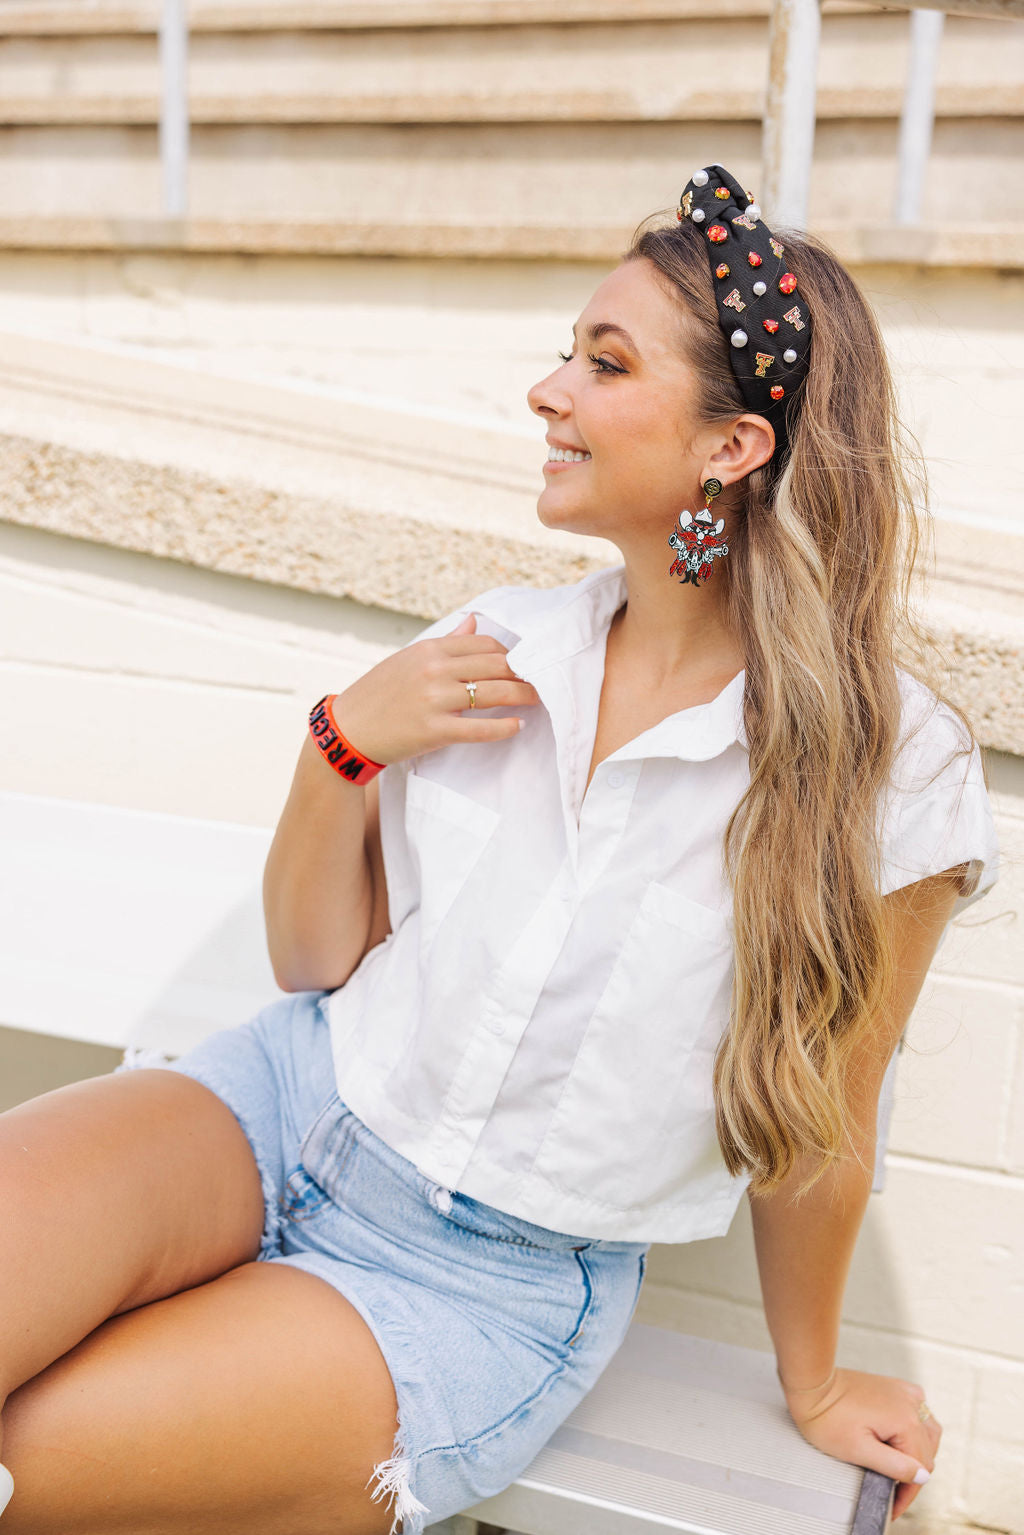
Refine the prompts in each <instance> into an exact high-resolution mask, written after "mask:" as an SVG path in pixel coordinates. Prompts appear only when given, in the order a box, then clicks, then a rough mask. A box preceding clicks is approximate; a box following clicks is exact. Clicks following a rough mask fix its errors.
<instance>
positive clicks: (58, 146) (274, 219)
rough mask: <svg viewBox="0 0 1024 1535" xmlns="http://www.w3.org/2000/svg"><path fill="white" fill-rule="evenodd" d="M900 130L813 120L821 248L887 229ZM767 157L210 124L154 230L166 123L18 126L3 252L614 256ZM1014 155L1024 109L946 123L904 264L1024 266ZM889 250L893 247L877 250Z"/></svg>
mask: <svg viewBox="0 0 1024 1535" xmlns="http://www.w3.org/2000/svg"><path fill="white" fill-rule="evenodd" d="M895 134H896V125H895V124H894V123H888V122H884V121H879V120H870V121H862V122H860V123H856V124H851V123H849V122H843V121H838V122H828V121H826V122H823V123H822V124H821V125H820V127H819V131H818V134H817V140H816V146H815V147H816V154H815V165H814V172H813V176H812V182H811V198H810V214H809V218H810V224H811V227H812V228H816V229H818V230H820V231H821V232H822V233H823V234H824V235H825V237H826V238H828V237H829V235H830V233H831V231H832V229H834V228H839V229H850V228H851V227H852V228H858V227H862V226H876V225H884V224H885V223H886V222H887V221H888V218H889V215H890V208H891V202H892V198H893V196H894V191H895V181H896V168H895V163H894V158H893V144H894V140H895ZM760 155H761V134H760V127H759V125H758V124H756V123H753V122H751V123H738V122H725V123H718V124H715V123H710V122H709V123H701V124H696V123H692V124H684V125H676V124H668V123H652V122H647V123H635V124H632V125H631V126H630V127H629V128H628V129H626V130H624V129H623V128H622V127H621V126H620V125H617V124H611V123H566V124H560V125H557V126H552V125H550V124H541V123H521V124H514V125H512V124H472V125H470V124H461V125H460V124H424V125H417V126H415V127H408V126H400V125H380V124H366V125H343V124H333V125H324V124H316V125H310V126H308V127H300V126H296V125H283V124H282V125H276V126H270V125H267V126H261V127H253V126H237V127H227V126H223V127H213V126H210V127H199V128H197V129H196V130H195V131H194V133H193V135H192V154H191V160H190V168H189V224H188V225H186V226H184V227H181V228H179V229H177V230H173V229H169V228H157V229H155V230H154V229H152V228H151V227H148V221H152V220H156V219H159V217H160V213H161V177H160V166H159V159H158V149H157V134H156V130H155V129H153V128H143V127H138V128H123V127H122V128H114V127H99V126H94V127H80V128H73V129H72V128H60V127H40V128H29V127H16V128H7V129H4V130H0V208H2V209H3V219H4V223H5V229H4V235H3V237H4V240H5V243H7V244H18V243H22V244H31V245H37V244H39V243H43V244H46V243H49V241H50V240H53V241H54V242H55V243H58V244H61V245H67V244H69V243H73V242H75V241H78V242H80V243H81V244H83V245H90V246H95V245H99V246H100V247H103V246H112V245H113V246H116V245H122V246H123V245H130V244H132V243H136V244H139V245H141V246H142V247H143V248H145V247H146V246H151V245H154V244H164V243H168V244H170V245H171V246H172V247H173V246H176V245H179V244H185V245H187V246H189V247H191V248H193V249H203V248H206V249H230V248H232V244H233V243H234V244H235V246H236V248H237V249H239V250H275V249H284V250H290V249H298V250H316V249H320V250H325V251H336V252H337V251H346V250H347V251H362V252H366V253H381V254H391V253H408V254H423V255H439V254H443V255H451V254H465V255H484V256H498V255H516V256H523V255H531V256H535V255H553V256H559V257H563V258H564V257H575V256H578V257H582V258H594V259H605V258H606V257H608V256H609V255H612V256H614V255H615V254H616V253H617V252H618V251H619V250H621V249H622V247H623V245H624V244H625V243H626V241H627V239H628V236H629V234H630V232H631V230H632V229H633V228H634V226H635V225H636V224H637V223H638V222H639V221H640V220H642V219H644V218H645V217H647V216H648V215H650V214H651V213H653V212H655V211H658V210H662V209H671V208H672V207H674V205H675V202H676V200H677V199H678V196H679V191H680V189H681V187H682V185H683V183H684V181H685V179H686V177H687V176H688V175H689V174H690V171H691V169H692V168H693V167H694V166H696V165H701V164H704V163H707V162H708V161H711V160H720V161H721V162H722V163H723V164H726V165H728V166H729V167H730V168H731V169H733V170H734V171H735V172H736V174H738V175H739V176H740V177H741V178H743V180H744V181H745V182H746V184H747V185H748V186H750V187H751V188H754V189H757V188H758V186H759V183H760ZM1022 158H1024V117H1021V118H1018V119H999V120H997V121H995V122H991V121H989V120H987V119H983V118H982V119H973V120H972V119H948V120H945V121H940V122H939V123H938V125H937V129H936V133H935V139H934V147H933V152H932V156H931V160H930V163H929V168H928V175H927V178H926V185H925V189H924V197H923V209H922V219H923V222H924V223H925V224H929V223H931V224H934V225H935V226H937V227H936V230H935V232H934V233H933V234H929V236H928V237H927V238H926V239H925V240H924V241H923V242H922V241H920V240H918V242H917V243H916V245H915V246H914V247H913V259H914V260H922V259H923V260H924V261H925V262H927V261H928V260H929V251H930V250H931V248H932V247H933V246H934V248H935V250H936V252H937V253H938V254H937V256H936V258H935V259H938V260H940V261H941V260H943V259H947V260H948V259H949V257H948V256H947V257H945V258H944V257H943V256H942V254H941V252H942V250H943V249H949V248H950V247H948V246H947V245H945V243H944V242H945V241H946V240H947V238H949V239H952V241H953V244H954V246H955V247H957V248H959V247H960V246H961V245H963V243H964V242H965V241H966V247H967V248H969V247H970V245H971V244H972V242H974V241H975V240H976V239H977V238H979V237H980V238H982V239H984V240H988V238H989V237H990V236H991V235H992V234H996V235H998V233H999V231H1000V230H1003V231H1005V232H1006V233H1007V235H1008V236H1009V235H1010V234H1011V233H1012V232H1013V231H1016V232H1017V238H1016V240H1013V239H1011V238H1005V239H1002V241H1001V242H1000V241H999V240H997V241H996V243H994V244H987V245H984V246H983V247H982V248H981V254H982V261H983V264H985V265H989V266H1002V265H1019V264H1020V263H1021V260H1022V257H1024V248H1022V247H1024V239H1022V238H1021V236H1022V235H1024V199H1020V198H1018V197H1015V196H1014V195H1013V193H1012V188H1013V187H1014V186H1015V184H1016V180H1017V179H1019V166H1020V163H1021V160H1022ZM979 164H984V165H986V167H987V168H988V173H989V175H990V176H991V178H992V184H993V186H994V187H999V186H1002V187H1006V188H1008V189H1011V190H1010V191H1009V192H1008V194H1007V195H1006V196H1005V197H999V196H993V197H991V198H989V199H987V200H986V202H985V203H984V204H982V205H979V206H978V207H977V209H976V211H977V214H978V215H980V216H982V218H983V219H984V222H983V223H982V224H981V225H980V228H979V226H977V225H975V224H973V222H972V220H971V219H970V218H968V219H966V220H965V223H964V225H959V224H954V225H953V226H952V227H949V226H950V220H949V189H950V187H954V186H957V185H961V184H963V182H964V179H965V177H973V175H974V168H975V167H976V166H977V165H979ZM974 211H975V210H974V209H973V208H972V213H973V212H974ZM769 217H770V213H769ZM40 221H42V222H40ZM46 221H57V222H54V223H53V225H52V227H48V226H47V223H46ZM60 221H68V222H67V223H65V224H64V225H63V227H62V224H61V222H60ZM943 226H946V228H943ZM1015 253H1016V254H1015ZM893 258H895V259H899V245H898V244H894V245H893V246H892V247H891V248H890V250H889V252H887V254H886V256H885V257H884V258H883V259H893ZM904 259H905V258H904Z"/></svg>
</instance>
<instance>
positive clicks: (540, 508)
mask: <svg viewBox="0 0 1024 1535" xmlns="http://www.w3.org/2000/svg"><path fill="white" fill-rule="evenodd" d="M537 517H538V520H539V521H540V522H542V523H543V524H544V526H545V527H546V528H561V529H562V530H563V531H564V532H566V533H589V534H593V535H595V536H597V537H598V538H601V537H606V536H607V535H606V534H602V533H600V532H599V531H598V529H597V528H595V527H594V525H593V519H592V518H590V517H588V516H587V512H586V508H585V507H579V508H573V507H572V506H571V505H567V504H566V502H565V501H563V502H562V503H561V504H559V503H558V501H557V498H556V497H554V496H549V495H548V492H547V489H546V488H545V490H543V491H542V492H541V494H540V496H539V497H538V499H537Z"/></svg>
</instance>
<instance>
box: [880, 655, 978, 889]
mask: <svg viewBox="0 0 1024 1535" xmlns="http://www.w3.org/2000/svg"><path fill="white" fill-rule="evenodd" d="M900 685H901V691H902V695H903V704H904V709H903V721H902V726H901V735H900V745H899V748H898V750H897V754H896V760H895V763H894V766H893V773H892V776H891V779H890V783H889V786H888V789H887V791H886V793H885V795H883V806H882V822H881V839H880V841H881V847H880V852H881V869H880V874H881V879H880V889H881V891H882V893H883V894H884V895H888V894H889V892H890V891H892V890H898V889H899V888H900V887H901V886H903V885H910V884H913V883H914V882H915V881H917V880H921V879H927V878H928V876H929V875H932V874H940V873H942V871H943V870H945V869H951V868H954V867H955V866H956V865H958V864H966V865H967V868H966V871H965V873H964V876H963V879H962V882H961V886H960V893H959V895H958V897H957V901H956V904H955V906H954V907H953V911H952V917H957V916H959V915H960V913H961V912H962V911H964V910H965V909H966V908H967V907H968V906H971V905H973V904H974V902H975V901H979V900H981V897H982V896H983V895H985V894H987V892H988V891H989V890H991V888H992V886H993V885H994V884H995V882H996V880H997V878H998V876H999V843H998V840H997V837H996V829H995V821H994V818H993V814H992V803H991V800H990V798H989V794H988V790H987V789H986V787H985V777H984V771H983V766H982V760H981V751H980V748H979V747H978V745H977V744H976V743H975V742H973V741H972V740H971V738H970V737H969V736H968V734H967V732H966V730H965V729H964V726H963V724H962V722H961V721H960V720H959V718H958V717H957V716H956V714H954V713H953V711H952V710H951V709H950V708H949V707H948V706H947V705H946V704H944V703H943V702H942V701H941V699H939V698H938V697H937V695H936V694H935V693H933V692H932V691H931V689H929V688H926V687H925V685H924V684H923V683H921V682H919V681H918V680H917V679H916V678H914V677H911V676H910V675H909V674H908V673H906V672H903V671H902V669H901V670H900ZM966 748H969V750H968V749H966Z"/></svg>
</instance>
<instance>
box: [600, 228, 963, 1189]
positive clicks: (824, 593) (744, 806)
mask: <svg viewBox="0 0 1024 1535" xmlns="http://www.w3.org/2000/svg"><path fill="white" fill-rule="evenodd" d="M655 217H659V216H657V215H656V216H655ZM780 233H781V235H782V238H783V239H784V241H785V246H786V260H787V265H788V266H789V267H790V269H791V270H792V271H793V272H794V273H795V274H796V277H797V279H798V282H799V288H800V292H801V293H802V294H803V297H804V300H805V301H806V304H807V307H808V308H809V309H810V311H811V314H812V315H813V318H814V336H813V341H812V347H811V356H810V367H809V370H808V374H807V378H806V380H805V382H804V385H803V387H802V389H801V390H800V391H799V392H798V393H796V394H795V395H794V396H793V398H792V400H791V401H790V404H789V408H788V414H787V428H788V431H789V443H790V448H789V452H788V454H786V455H785V457H784V458H783V459H782V461H781V462H779V463H776V462H774V460H769V463H768V465H766V466H764V467H762V468H760V469H757V470H755V471H754V473H752V474H751V475H749V476H748V478H747V479H746V481H745V482H744V483H743V484H742V485H741V486H737V487H730V489H731V490H735V493H736V494H737V497H738V499H737V503H736V505H735V507H734V514H735V516H736V518H737V527H738V529H739V536H738V537H737V538H736V539H735V541H734V540H733V539H730V556H729V566H730V569H729V581H728V595H727V597H726V604H727V617H728V619H729V622H730V624H731V626H732V627H733V629H734V632H736V633H738V634H740V635H741V636H742V637H743V644H744V650H745V655H746V677H745V690H744V705H743V707H744V726H745V729H746V733H747V739H748V742H749V764H750V782H749V786H748V788H747V789H746V791H745V793H744V795H743V798H742V799H741V800H740V803H739V804H738V805H737V806H736V808H735V810H734V811H733V813H732V815H731V816H730V819H729V822H728V825H727V827H726V832H725V846H724V854H725V865H726V870H727V877H728V879H729V882H730V885H731V888H732V894H733V928H734V944H735V975H734V982H733V990H732V1005H731V1019H730V1026H729V1029H728V1031H727V1033H726V1034H725V1035H724V1037H723V1039H722V1041H721V1044H720V1046H719V1049H718V1052H717V1055H716V1057H715V1064H714V1078H713V1080H714V1097H715V1121H716V1130H717V1135H718V1141H719V1145H720V1147H721V1150H722V1154H723V1156H724V1159H725V1163H726V1166H727V1167H728V1169H729V1171H730V1173H732V1174H734V1175H737V1174H740V1173H742V1172H743V1171H744V1170H748V1171H749V1172H750V1175H751V1177H750V1185H751V1193H758V1192H767V1191H768V1190H770V1189H771V1188H773V1187H775V1186H776V1185H777V1184H779V1183H780V1182H781V1181H782V1180H783V1179H784V1178H785V1177H786V1176H787V1174H788V1173H789V1172H790V1171H791V1170H793V1168H794V1167H795V1165H796V1163H797V1162H798V1160H800V1161H802V1162H803V1164H804V1166H805V1167H809V1168H810V1171H809V1173H808V1176H807V1177H806V1179H805V1180H804V1181H803V1182H802V1183H801V1186H800V1190H799V1192H800V1193H803V1192H804V1191H805V1190H807V1189H808V1188H810V1187H811V1186H813V1184H814V1183H816V1182H817V1180H818V1179H819V1178H820V1177H821V1176H822V1175H823V1174H824V1173H825V1172H826V1171H828V1170H829V1168H830V1167H832V1166H834V1165H835V1164H836V1162H837V1161H838V1160H839V1159H840V1158H841V1157H843V1156H845V1155H846V1154H847V1153H848V1149H849V1147H850V1146H851V1145H855V1144H856V1141H855V1136H854V1133H853V1131H854V1124H853V1118H852V1114H851V1109H850V1102H849V1097H848V1092H849V1089H848V1086H847V1084H848V1082H849V1080H850V1077H849V1067H850V1064H851V1060H852V1058H853V1057H854V1054H855V1052H857V1051H858V1050H859V1049H861V1048H863V1047H864V1046H865V1045H866V1044H867V1043H868V1042H869V1040H870V1036H871V1035H872V1033H875V1034H877V1017H878V1012H879V1009H880V1008H881V1007H882V1006H883V1005H884V1001H885V998H886V996H887V993H888V991H889V987H890V985H891V983H892V980H893V977H894V970H895V955H894V953H893V947H892V937H891V926H890V924H889V923H888V922H887V920H886V913H885V908H884V906H883V899H884V897H883V896H882V895H881V894H880V891H879V888H878V885H879V872H880V868H881V847H880V830H881V828H880V825H879V818H878V806H879V797H880V795H881V794H882V793H883V792H884V789H885V787H886V785H887V784H888V782H889V779H890V775H891V773H892V769H893V766H894V762H895V758H896V752H897V748H898V745H899V742H900V738H901V737H900V727H901V713H902V710H901V696H900V687H899V680H898V677H897V674H896V670H895V667H896V665H897V664H899V665H901V666H903V667H904V668H905V669H906V670H907V671H909V672H911V674H912V675H916V676H917V677H918V679H919V680H920V681H923V682H925V683H926V685H927V686H929V687H931V688H932V690H933V692H935V693H936V694H937V696H938V697H939V698H940V699H941V701H942V702H943V703H945V704H946V705H947V706H948V707H949V708H950V709H951V710H952V711H953V713H954V715H955V716H956V717H957V718H958V719H959V720H960V722H961V723H962V724H963V726H964V727H965V728H966V742H967V744H966V745H965V746H964V748H963V750H964V752H970V751H971V750H972V748H973V744H974V736H973V733H972V731H971V728H970V724H969V722H968V720H967V717H966V715H965V714H964V713H963V711H962V710H961V709H960V708H958V707H957V706H956V705H955V704H953V703H952V702H951V701H950V700H949V699H947V698H945V697H944V696H943V695H942V694H941V692H940V691H939V688H938V687H937V686H936V676H935V659H936V655H937V652H936V650H935V647H934V644H933V642H932V641H931V639H930V638H929V637H928V636H927V635H926V634H925V632H924V631H923V630H922V629H921V628H920V627H919V626H918V624H917V622H916V620H915V619H914V617H913V613H912V609H911V583H912V579H913V575H914V569H915V564H916V561H917V559H918V555H919V552H920V549H921V545H922V542H923V539H924V531H923V526H922V524H921V523H920V522H919V520H918V515H917V512H916V510H915V502H918V501H919V502H922V503H923V502H924V499H925V495H926V489H927V485H926V475H925V468H924V463H923V459H922V457H921V453H920V449H919V447H918V446H917V444H916V441H915V440H914V439H913V438H912V437H911V435H910V434H909V433H908V432H907V431H906V429H905V427H904V426H903V425H902V423H901V421H900V418H899V413H898V409H897V402H896V394H895V389H894V385H893V380H892V375H891V372H890V369H889V364H888V359H887V356H886V351H885V346H884V343H883V341H882V338H881V335H880V333H879V329H878V325H877V322H876V320H875V318H874V315H873V314H872V311H871V309H870V307H869V305H868V303H867V301H866V299H865V298H864V296H863V294H862V293H861V292H860V290H859V288H858V287H857V285H856V283H855V282H854V280H853V279H852V277H851V276H850V274H849V273H848V272H847V271H846V270H845V268H844V267H843V266H842V265H841V263H840V262H839V261H838V259H837V258H836V257H835V256H834V255H833V254H832V252H831V251H830V250H829V249H828V248H827V246H825V245H824V244H822V243H821V242H820V241H818V240H816V239H814V238H812V237H810V236H807V235H805V234H799V233H797V232H795V231H791V230H785V231H781V232H780ZM641 258H645V259H646V260H648V261H650V262H652V263H653V265H654V267H655V268H656V269H657V272H658V273H659V274H660V276H661V278H662V280H663V281H664V282H665V283H667V284H668V285H669V289H670V291H671V292H672V293H673V294H674V295H675V297H676V298H677V299H678V300H679V301H680V303H681V305H682V306H683V308H684V310H685V314H683V315H681V319H682V320H683V323H682V325H681V327H680V333H681V340H680V345H681V347H682V349H683V352H684V355H685V356H686V359H687V361H688V363H689V364H690V365H691V366H692V367H693V369H694V371H695V373H696V376H697V381H698V382H697V391H696V395H697V397H696V400H695V407H694V408H695V413H696V417H697V419H698V420H699V421H701V422H702V423H712V422H717V421H721V422H723V423H724V422H726V421H728V420H730V419H734V418H735V417H736V416H737V415H738V414H742V413H744V412H746V411H748V410H749V406H747V405H746V403H745V401H744V399H743V396H742V394H741V392H740V389H739V386H738V384H737V382H736V379H735V376H734V374H733V371H732V367H731V365H730V361H729V352H728V345H727V342H726V340H725V338H724V336H723V334H722V330H721V328H720V326H719V322H718V308H717V303H716V300H715V294H714V289H713V279H712V276H711V272H710V268H709V262H708V257H707V254H706V250H705V244H704V241H703V240H702V239H701V237H700V232H699V230H697V229H696V228H695V227H694V226H693V225H692V224H689V223H683V224H681V225H679V224H676V223H673V224H672V225H671V226H670V227H668V228H666V227H655V226H654V224H653V221H652V220H647V221H645V223H644V224H642V225H641V226H640V227H639V229H638V230H637V232H636V234H635V235H634V237H633V241H632V244H631V246H630V248H629V250H628V251H627V252H626V253H625V255H624V258H623V259H624V260H627V261H629V260H638V259H641ZM898 651H899V652H900V654H899V659H898V661H897V656H898ZM956 755H961V753H959V752H958V753H956Z"/></svg>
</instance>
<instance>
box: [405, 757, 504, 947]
mask: <svg viewBox="0 0 1024 1535" xmlns="http://www.w3.org/2000/svg"><path fill="white" fill-rule="evenodd" d="M499 820H500V816H499V813H498V811H497V810H492V809H490V808H489V807H488V806H487V805H481V804H479V803H478V802H477V801H476V800H474V799H470V798H469V797H468V795H465V794H460V793H459V792H458V791H457V790H456V789H450V788H449V787H448V786H447V784H441V783H437V782H435V781H434V780H433V779H431V778H423V777H421V776H420V775H419V774H417V773H410V774H409V777H408V780H407V783H406V799H405V832H406V837H407V839H408V844H409V851H410V854H411V856H412V860H413V864H414V866H415V868H416V871H417V876H418V882H419V909H420V932H421V939H422V941H423V942H429V941H430V939H431V938H432V937H433V935H434V933H436V931H437V929H438V927H439V926H440V924H441V923H442V922H443V921H444V919H445V917H446V916H447V915H448V913H449V911H450V910H451V908H452V905H453V904H454V902H455V900H456V898H457V897H458V896H459V894H460V892H461V891H462V890H463V889H464V888H465V886H466V884H467V882H468V881H469V879H470V876H471V875H472V873H473V870H474V869H475V867H476V865H477V862H478V860H479V858H480V855H481V854H482V852H483V850H484V848H485V847H486V846H487V844H488V842H489V841H490V840H491V837H492V836H493V834H494V831H495V829H496V827H497V824H498V821H499Z"/></svg>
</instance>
